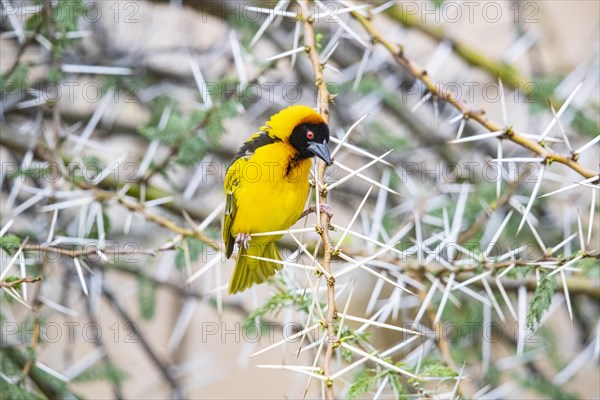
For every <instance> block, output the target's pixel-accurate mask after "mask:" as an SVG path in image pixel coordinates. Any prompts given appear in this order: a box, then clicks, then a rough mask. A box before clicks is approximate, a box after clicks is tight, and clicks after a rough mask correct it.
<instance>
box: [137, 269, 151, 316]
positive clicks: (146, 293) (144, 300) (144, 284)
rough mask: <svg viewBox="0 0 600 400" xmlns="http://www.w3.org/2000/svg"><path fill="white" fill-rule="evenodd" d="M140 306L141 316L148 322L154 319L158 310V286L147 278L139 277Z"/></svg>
mask: <svg viewBox="0 0 600 400" xmlns="http://www.w3.org/2000/svg"><path fill="white" fill-rule="evenodd" d="M137 282H138V305H139V307H140V316H141V317H142V319H144V320H146V321H148V320H150V319H152V318H153V317H154V313H155V310H156V285H155V284H154V282H152V281H151V280H150V279H148V278H147V277H145V276H143V275H140V276H139V277H138V281H137Z"/></svg>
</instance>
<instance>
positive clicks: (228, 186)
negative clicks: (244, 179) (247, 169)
mask: <svg viewBox="0 0 600 400" xmlns="http://www.w3.org/2000/svg"><path fill="white" fill-rule="evenodd" d="M241 160H244V159H243V158H242V159H240V160H237V161H236V162H242V161H241ZM244 161H245V160H244ZM237 170H238V168H229V169H228V170H227V175H226V176H225V192H226V193H227V199H226V201H225V222H224V223H223V241H224V242H225V249H226V255H227V258H229V257H231V253H233V245H234V244H235V240H234V238H233V236H232V234H231V225H232V224H233V220H234V219H235V212H236V211H237V201H236V198H235V193H236V191H237V190H238V189H239V179H238V177H237V173H236V171H237Z"/></svg>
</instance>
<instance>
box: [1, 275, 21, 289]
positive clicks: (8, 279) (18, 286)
mask: <svg viewBox="0 0 600 400" xmlns="http://www.w3.org/2000/svg"><path fill="white" fill-rule="evenodd" d="M19 279H21V278H19V277H18V276H14V275H11V276H7V277H6V278H4V280H3V282H6V283H11V282H16V281H18V280H19ZM21 285H22V284H21V283H17V284H14V285H13V286H12V287H13V289H15V290H20V289H21Z"/></svg>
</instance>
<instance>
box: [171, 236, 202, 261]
mask: <svg viewBox="0 0 600 400" xmlns="http://www.w3.org/2000/svg"><path fill="white" fill-rule="evenodd" d="M183 241H184V242H185V245H187V248H188V251H189V255H190V261H191V262H194V261H196V260H198V258H199V257H200V255H201V254H202V251H203V250H204V243H202V242H201V241H199V240H198V239H195V238H185V239H183ZM185 245H184V244H183V242H182V244H181V245H179V246H177V249H176V251H177V254H176V256H175V266H176V267H177V268H183V267H185V250H184V246H185Z"/></svg>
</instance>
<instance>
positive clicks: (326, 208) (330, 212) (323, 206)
mask: <svg viewBox="0 0 600 400" xmlns="http://www.w3.org/2000/svg"><path fill="white" fill-rule="evenodd" d="M319 211H321V212H322V213H325V214H327V215H328V216H329V218H330V219H331V218H333V210H332V209H331V207H329V204H327V203H325V204H321V205H319Z"/></svg>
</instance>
